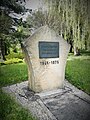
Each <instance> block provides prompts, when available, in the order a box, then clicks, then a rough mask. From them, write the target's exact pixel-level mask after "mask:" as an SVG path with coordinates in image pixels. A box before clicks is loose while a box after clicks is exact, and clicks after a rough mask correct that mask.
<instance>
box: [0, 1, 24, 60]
mask: <svg viewBox="0 0 90 120" xmlns="http://www.w3.org/2000/svg"><path fill="white" fill-rule="evenodd" d="M18 1H19V0H18ZM18 1H17V0H1V1H0V54H1V56H2V57H3V60H5V55H6V54H8V53H7V51H8V50H9V49H8V47H9V43H10V42H9V40H11V39H10V38H11V34H10V33H11V31H12V29H11V27H12V25H14V24H15V21H14V19H13V18H11V17H10V16H9V13H11V12H16V13H21V12H23V11H24V8H23V7H22V6H20V5H19V4H18V3H17V2H18Z"/></svg>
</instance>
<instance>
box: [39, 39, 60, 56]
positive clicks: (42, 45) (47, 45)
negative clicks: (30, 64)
mask: <svg viewBox="0 0 90 120" xmlns="http://www.w3.org/2000/svg"><path fill="white" fill-rule="evenodd" d="M39 58H59V42H44V41H41V42H39Z"/></svg>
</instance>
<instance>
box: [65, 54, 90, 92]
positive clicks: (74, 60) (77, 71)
mask: <svg viewBox="0 0 90 120" xmlns="http://www.w3.org/2000/svg"><path fill="white" fill-rule="evenodd" d="M66 79H67V80H68V81H69V82H70V83H72V84H73V85H75V86H76V87H78V88H79V89H81V90H83V91H85V92H86V93H88V94H90V56H87V55H86V54H82V56H73V55H71V56H69V57H68V61H67V65H66Z"/></svg>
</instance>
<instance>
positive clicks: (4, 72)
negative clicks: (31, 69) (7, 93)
mask: <svg viewBox="0 0 90 120" xmlns="http://www.w3.org/2000/svg"><path fill="white" fill-rule="evenodd" d="M27 79H28V74H27V66H26V64H25V63H19V64H10V65H2V66H0V87H2V86H7V85H10V84H14V83H18V82H21V81H25V80H27Z"/></svg>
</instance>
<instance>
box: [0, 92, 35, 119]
mask: <svg viewBox="0 0 90 120" xmlns="http://www.w3.org/2000/svg"><path fill="white" fill-rule="evenodd" d="M0 120H35V119H34V118H33V117H32V116H31V114H30V113H29V111H28V110H26V109H24V108H22V107H21V106H20V105H19V104H18V103H16V102H15V100H14V99H13V98H11V97H10V96H9V95H8V94H5V93H3V92H2V90H0Z"/></svg>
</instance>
